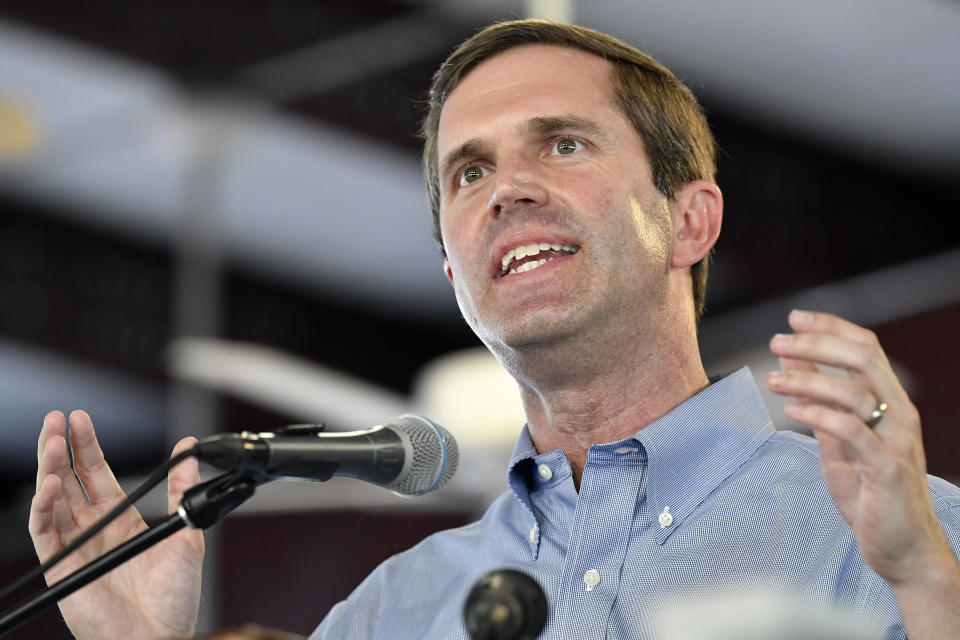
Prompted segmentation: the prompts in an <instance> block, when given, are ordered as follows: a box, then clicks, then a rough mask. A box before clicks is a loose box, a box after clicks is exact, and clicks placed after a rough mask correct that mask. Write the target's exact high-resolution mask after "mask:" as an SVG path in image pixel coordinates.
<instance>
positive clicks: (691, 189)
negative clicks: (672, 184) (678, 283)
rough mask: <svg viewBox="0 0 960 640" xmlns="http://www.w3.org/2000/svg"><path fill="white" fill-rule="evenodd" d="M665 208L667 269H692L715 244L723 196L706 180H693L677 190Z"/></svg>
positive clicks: (718, 188) (721, 216) (721, 218)
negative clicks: (669, 232)
mask: <svg viewBox="0 0 960 640" xmlns="http://www.w3.org/2000/svg"><path fill="white" fill-rule="evenodd" d="M669 206H670V213H671V216H672V217H673V257H672V258H671V265H672V266H674V267H678V268H682V267H689V266H692V265H694V264H696V263H698V262H700V260H701V259H702V258H703V257H704V256H705V255H707V252H709V251H710V249H711V248H712V247H713V245H714V244H716V242H717V237H718V236H719V235H720V223H721V221H722V220H723V194H722V193H720V187H718V186H717V185H715V184H714V183H712V182H710V181H709V180H694V181H693V182H687V183H686V184H684V185H683V186H681V187H680V188H679V189H678V190H677V192H676V193H675V194H674V197H673V199H671V200H670V205H669Z"/></svg>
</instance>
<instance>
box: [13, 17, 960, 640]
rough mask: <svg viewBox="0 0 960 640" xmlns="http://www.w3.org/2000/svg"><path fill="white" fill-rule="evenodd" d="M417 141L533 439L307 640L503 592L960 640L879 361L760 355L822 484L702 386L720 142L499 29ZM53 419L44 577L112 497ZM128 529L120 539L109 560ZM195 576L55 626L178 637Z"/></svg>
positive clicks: (127, 576)
mask: <svg viewBox="0 0 960 640" xmlns="http://www.w3.org/2000/svg"><path fill="white" fill-rule="evenodd" d="M424 128H425V137H426V145H425V151H424V159H425V171H426V178H427V182H428V192H429V194H430V200H431V206H432V208H433V211H434V216H435V221H436V223H437V224H436V227H437V229H438V236H439V239H440V240H441V242H442V246H443V249H444V255H445V260H444V269H445V271H446V274H447V277H448V278H449V279H450V282H451V284H452V285H453V287H454V290H455V292H456V296H457V301H458V303H459V305H460V308H461V310H462V312H463V315H464V318H465V319H466V321H467V322H468V324H469V325H470V326H471V328H473V330H474V331H475V332H476V333H477V335H478V336H479V337H480V338H481V340H483V342H484V343H485V344H486V345H487V346H488V347H489V348H490V349H491V351H492V352H493V353H494V354H495V355H496V356H497V358H498V359H499V360H500V362H501V363H502V364H503V365H504V367H506V369H507V370H508V371H510V373H511V374H512V375H513V376H514V378H515V379H516V380H517V383H518V385H519V388H520V393H521V395H522V398H523V403H524V408H525V411H526V414H527V425H526V426H525V427H524V429H523V431H522V432H521V435H520V440H519V442H518V444H517V449H516V452H515V454H514V456H513V460H512V461H511V467H510V475H509V480H510V486H511V491H509V492H507V493H506V494H504V495H503V496H502V497H501V498H500V499H498V500H497V501H496V502H495V503H494V504H493V505H492V506H491V508H490V510H489V511H488V512H487V514H486V515H485V517H484V518H483V519H482V520H481V521H480V522H477V523H474V524H473V525H469V526H467V527H464V528H462V529H458V530H454V531H451V532H444V533H440V534H436V535H434V536H431V537H429V538H428V539H427V540H425V541H424V542H423V543H421V544H420V545H418V546H417V547H415V548H414V549H412V550H410V551H408V552H406V553H403V554H400V555H399V556H395V557H394V558H392V559H390V560H388V561H387V562H386V563H384V564H383V565H381V567H379V568H378V569H377V570H376V571H374V572H373V573H372V574H371V575H370V576H369V577H368V578H367V580H366V581H364V583H363V584H362V585H361V586H360V587H358V589H357V590H356V591H355V592H354V593H353V594H352V595H351V596H350V598H349V599H348V600H346V601H344V602H343V603H340V604H339V605H337V607H335V608H334V609H333V610H332V611H331V613H330V614H329V616H328V617H327V619H326V620H325V621H324V622H323V623H322V624H321V626H320V627H319V628H318V629H317V632H316V636H317V637H323V638H412V637H423V638H438V637H444V638H447V637H454V638H464V637H466V634H465V631H464V629H463V627H462V624H461V623H460V610H461V607H462V603H463V600H464V598H465V596H466V592H467V590H468V589H469V587H470V585H471V584H472V583H473V581H474V580H475V579H476V578H477V577H479V576H480V575H482V574H483V573H485V572H486V571H488V570H490V569H494V568H499V567H502V566H510V567H515V568H518V569H521V570H523V571H526V572H528V573H530V574H531V575H533V576H534V577H536V578H537V579H538V581H539V582H540V583H541V584H542V585H543V587H544V589H545V591H546V593H547V597H548V601H549V605H550V612H551V613H550V617H549V620H548V624H547V629H546V631H545V634H544V637H549V638H554V637H568V638H574V637H575V638H635V637H649V636H651V635H652V634H654V633H655V631H654V619H655V616H656V612H657V611H658V610H659V609H660V608H661V607H662V606H663V605H664V603H665V602H668V601H669V600H671V599H682V598H684V597H689V593H690V592H691V590H693V589H700V590H707V591H709V590H717V589H724V588H727V587H730V586H734V587H744V586H751V585H752V586H754V587H758V588H769V587H770V586H775V587H777V588H782V589H786V590H789V591H790V592H792V593H795V594H796V597H797V598H798V599H800V600H802V601H804V602H810V603H814V604H830V603H837V604H841V605H843V606H845V607H849V608H851V609H852V610H854V611H855V612H856V613H857V614H859V615H862V616H863V617H864V618H866V619H867V620H868V621H870V622H872V623H873V624H876V625H878V626H880V627H882V628H883V632H884V635H885V637H890V638H898V637H899V638H902V637H904V629H905V630H906V633H907V634H909V635H910V637H911V638H914V639H915V640H916V639H918V638H938V639H940V638H957V637H960V566H958V563H957V559H956V557H955V552H954V551H953V549H951V542H952V544H953V545H954V547H958V546H960V490H958V489H957V488H956V487H953V486H951V485H949V484H947V483H945V482H943V481H941V480H939V479H928V478H927V476H926V475H925V464H924V457H923V449H922V444H921V439H920V421H919V417H918V416H917V412H916V410H915V408H914V407H913V405H912V404H911V402H910V400H909V398H907V396H906V394H905V393H904V391H903V389H902V387H901V386H900V385H899V383H898V382H897V380H896V378H895V376H894V375H893V373H892V371H891V369H890V365H889V363H888V362H887V360H886V358H885V356H884V354H883V351H882V350H881V349H880V346H879V345H878V344H877V342H876V339H875V338H874V337H873V335H872V334H871V333H870V332H869V331H866V330H864V329H862V328H860V327H857V326H855V325H852V324H850V323H848V322H846V321H844V320H841V319H839V318H836V317H833V316H829V315H826V314H817V313H810V312H802V311H795V312H793V313H791V314H790V317H789V321H790V325H791V327H792V328H793V330H794V333H793V334H789V335H779V336H775V337H774V338H773V340H772V341H771V349H772V350H773V352H774V353H776V354H777V355H778V356H780V357H781V361H782V364H783V372H782V373H776V374H771V375H770V377H769V378H768V380H767V384H768V386H770V388H771V389H772V390H774V391H776V392H778V393H783V394H787V395H792V396H796V397H797V398H798V400H797V402H794V403H791V404H790V405H788V407H787V410H786V411H787V414H788V415H789V416H790V417H791V418H792V419H794V420H797V421H799V422H802V423H804V424H807V425H809V426H810V427H811V428H812V429H813V430H814V432H815V433H816V436H817V440H818V443H819V459H818V457H817V447H816V446H815V444H814V443H813V441H811V440H809V439H806V438H803V437H801V436H797V435H795V434H785V433H784V434H776V433H774V432H773V429H772V427H771V425H770V420H769V417H768V416H767V415H766V412H765V410H764V409H763V407H762V404H761V403H760V401H759V398H758V396H757V393H756V389H755V388H754V387H753V384H752V379H751V377H750V375H749V372H747V371H746V370H741V371H739V372H736V373H734V374H732V375H730V376H728V377H726V378H724V379H722V380H720V381H717V382H715V383H713V384H710V381H709V380H708V379H707V376H706V374H705V372H704V370H703V366H702V364H701V362H700V358H699V350H698V345H697V337H696V323H697V318H698V315H699V313H700V311H701V310H702V299H703V291H704V282H705V274H706V262H707V256H708V254H709V252H710V249H711V248H712V246H713V244H714V243H715V241H716V239H717V236H718V234H719V230H720V221H721V215H722V196H721V192H720V190H719V188H718V187H717V186H716V185H715V184H714V182H713V174H714V160H713V154H714V147H713V141H712V139H711V136H710V133H709V129H708V128H707V125H706V122H705V120H704V119H703V116H702V114H701V112H700V110H699V107H698V106H697V104H696V101H695V100H694V99H693V97H692V96H691V95H690V93H689V91H688V90H687V89H686V88H685V87H683V85H682V84H680V83H679V81H677V80H676V78H675V77H674V76H673V75H672V74H670V73H669V72H668V71H667V70H666V69H664V68H663V67H662V66H661V65H659V63H657V62H656V61H654V60H652V59H650V58H649V57H647V56H645V55H643V54H641V53H639V52H637V51H635V50H633V49H632V48H630V47H628V46H626V45H624V44H623V43H620V42H619V41H616V40H614V39H612V38H609V37H607V36H604V35H602V34H598V33H596V32H592V31H589V30H586V29H581V28H576V27H568V26H564V25H554V24H550V23H543V22H537V21H520V22H514V23H502V24H499V25H494V26H492V27H489V28H488V29H486V30H484V31H483V32H481V33H480V34H478V35H477V36H474V37H473V38H471V39H470V40H468V41H467V42H465V43H464V44H463V45H462V46H461V47H460V49H458V50H457V51H455V52H454V53H453V54H452V55H451V56H450V58H448V60H447V62H446V63H444V65H443V66H442V67H441V69H440V71H438V73H437V76H436V77H435V79H434V88H433V91H432V94H431V112H430V114H429V115H428V117H427V120H426V122H425V126H424ZM817 363H823V364H829V365H832V366H836V367H842V368H844V369H846V370H847V371H848V372H849V373H850V376H849V378H834V377H829V376H827V375H825V374H822V373H820V372H819V370H818V368H817ZM70 419H71V425H72V427H73V434H72V439H73V443H72V444H73V447H74V450H75V458H76V460H75V466H76V470H77V476H78V477H79V480H80V481H81V482H82V483H83V486H84V488H85V489H86V492H87V494H88V495H89V497H90V504H87V503H86V501H85V500H84V499H83V493H82V490H81V488H80V485H79V484H78V483H77V481H76V479H75V478H74V477H73V476H72V475H71V473H70V470H69V465H68V461H67V455H66V443H65V441H64V437H63V433H64V419H63V416H62V415H60V414H57V413H54V414H50V415H49V416H47V419H46V421H45V425H44V429H43V431H42V432H41V437H40V448H39V460H40V462H39V470H38V490H37V495H36V497H35V499H34V504H33V509H32V512H31V522H30V530H31V534H32V535H33V538H34V542H35V545H36V547H37V551H38V554H39V556H40V557H41V558H46V557H49V556H50V555H51V554H52V553H54V552H55V551H56V550H57V549H58V548H60V547H61V546H62V545H63V540H64V539H69V538H70V536H71V534H73V533H74V531H75V529H77V528H78V527H79V528H82V527H84V526H86V525H87V524H88V523H89V522H90V521H91V520H92V519H93V518H94V516H96V515H98V514H99V513H101V512H103V511H104V510H106V509H107V508H109V506H110V505H112V504H115V503H116V501H117V500H119V498H120V495H121V493H120V489H119V487H118V486H117V485H116V481H115V480H114V479H113V476H112V474H111V473H110V472H109V470H108V469H107V468H106V465H105V463H104V461H103V455H102V453H101V452H100V450H99V447H98V446H97V444H96V440H95V438H94V436H93V430H92V425H91V424H90V420H89V418H88V417H87V416H86V414H84V413H82V412H75V413H74V414H73V415H71V418H70ZM189 444H190V441H189V440H185V441H183V442H181V443H179V444H178V446H177V449H176V451H179V450H182V449H183V448H185V447H186V446H189ZM821 468H822V471H821ZM196 480H197V475H196V467H195V466H192V467H187V465H184V466H183V468H179V469H176V470H174V471H173V472H172V473H171V479H170V501H171V507H172V506H173V505H175V504H176V503H177V502H178V501H179V498H180V496H181V495H182V492H183V490H184V488H186V487H187V486H189V485H190V484H191V483H193V482H196ZM143 526H144V525H143V523H142V521H140V520H139V518H138V517H137V516H136V515H135V514H128V515H127V517H126V519H125V520H124V521H123V522H122V523H119V524H118V525H116V526H115V527H114V528H113V531H111V532H110V536H109V538H108V540H104V541H101V542H102V543H103V544H105V545H106V546H109V545H110V544H115V542H116V541H118V540H121V539H125V538H127V537H129V536H130V535H133V533H134V532H136V531H137V530H139V529H142V528H143ZM945 531H946V533H947V535H949V536H950V541H948V539H947V535H945V533H944V532H945ZM95 551H99V550H95ZM202 553H203V541H202V537H201V536H200V535H199V534H198V533H196V532H182V533H180V534H178V535H177V536H175V537H173V538H171V539H169V540H167V541H165V543H164V545H163V546H162V547H158V548H156V549H154V550H151V551H150V552H148V553H145V554H143V556H141V557H139V558H137V559H135V560H134V561H132V562H131V563H129V565H127V566H125V567H122V568H121V569H118V570H117V571H115V572H114V573H113V574H111V575H110V576H109V577H107V578H104V579H103V580H101V581H99V582H97V583H95V584H93V585H91V586H90V587H88V588H87V589H85V590H83V591H81V592H78V593H77V594H75V595H74V596H72V597H71V598H69V599H67V600H65V601H64V602H63V603H62V604H61V609H62V611H63V614H64V617H65V618H66V619H67V621H68V623H69V624H70V625H71V628H72V629H73V630H74V632H75V633H76V634H77V636H78V637H97V638H109V637H117V638H120V637H128V636H129V637H137V638H148V637H157V638H164V637H176V636H180V635H187V634H188V633H189V632H190V630H191V629H192V624H193V619H194V617H195V615H196V608H197V601H198V598H199V568H200V558H201V556H202ZM70 568H71V567H69V566H64V567H62V568H58V570H57V573H56V575H55V576H50V577H49V578H51V579H55V578H56V577H58V576H59V575H61V574H62V573H64V572H66V571H68V570H70ZM147 577H148V578H149V579H146V578H147ZM318 579H324V578H323V577H322V576H320V577H318ZM901 617H902V622H901Z"/></svg>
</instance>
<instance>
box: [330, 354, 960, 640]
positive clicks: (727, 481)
mask: <svg viewBox="0 0 960 640" xmlns="http://www.w3.org/2000/svg"><path fill="white" fill-rule="evenodd" d="M508 477H509V485H510V491H507V492H506V493H504V494H503V495H502V496H500V497H499V498H498V499H497V500H496V501H495V502H494V503H493V504H492V505H491V506H490V508H489V510H488V511H487V513H486V514H485V515H484V517H483V519H482V520H480V521H478V522H475V523H473V524H470V525H467V526H465V527H461V528H459V529H453V530H450V531H444V532H440V533H437V534H434V535H432V536H429V537H428V538H426V539H425V540H424V541H423V542H421V543H420V544H418V545H417V546H415V547H414V548H412V549H410V550H408V551H406V552H404V553H401V554H398V555H396V556H394V557H392V558H390V559H389V560H387V561H386V562H384V563H383V564H382V565H380V566H379V567H378V568H377V569H376V570H375V571H374V572H373V573H371V574H370V575H369V576H368V577H367V579H366V580H364V582H363V583H362V584H361V585H360V586H359V587H357V589H356V590H355V591H354V592H353V593H352V594H351V595H350V597H349V598H348V599H347V600H345V601H343V602H341V603H339V604H337V605H336V606H335V607H334V608H333V609H332V610H331V611H330V613H329V615H328V616H327V618H326V619H325V620H324V621H323V623H322V624H321V625H320V626H319V627H318V628H317V630H316V631H315V632H314V635H313V636H312V637H313V638H324V639H331V640H332V639H336V640H343V639H354V638H364V639H366V638H370V639H374V638H376V639H383V640H400V639H407V638H410V639H413V638H416V639H418V640H434V639H446V638H458V639H469V635H468V634H467V632H466V630H465V628H464V626H463V622H462V620H461V612H462V607H463V602H464V600H465V599H466V596H467V593H468V591H469V590H470V587H471V586H472V585H473V583H474V582H475V581H476V580H477V579H478V578H479V577H480V576H482V575H483V574H484V573H486V572H488V571H491V570H494V569H498V568H503V567H511V568H515V569H519V570H521V571H524V572H526V573H528V574H529V575H531V576H533V577H534V578H535V579H536V580H537V581H538V582H539V583H540V584H541V586H542V587H543V589H544V591H545V592H546V594H547V600H548V606H549V615H548V619H547V626H546V629H545V631H544V633H543V634H542V636H541V637H542V638H549V639H551V640H552V639H560V638H562V639H567V640H587V639H594V638H596V639H601V638H604V639H611V640H613V639H621V638H623V639H627V638H654V637H659V636H658V635H657V633H656V630H655V628H656V622H657V617H658V615H659V613H660V612H661V611H662V610H663V608H664V607H673V606H676V605H677V604H678V603H679V604H681V605H682V604H683V603H684V602H686V601H689V600H690V599H691V598H692V596H691V594H692V593H704V592H706V593H709V594H723V593H730V592H735V591H736V590H755V589H763V588H766V587H767V586H774V587H776V588H779V589H786V590H788V591H789V592H790V593H792V594H794V597H796V598H797V601H798V602H800V603H802V604H805V605H809V606H821V605H827V606H829V605H840V606H842V607H844V608H846V609H849V610H851V611H853V612H855V613H856V614H857V615H860V616H862V617H864V618H865V619H866V620H867V621H869V622H870V623H872V624H874V625H878V626H879V627H880V628H881V629H883V632H884V635H883V637H885V638H903V637H904V632H903V628H902V624H901V621H900V616H899V613H898V611H897V606H896V602H895V600H894V598H893V594H892V593H891V591H890V589H889V588H888V587H887V585H886V584H885V583H884V582H883V581H882V580H881V579H880V578H879V577H878V576H877V575H876V574H875V573H874V572H873V571H872V570H871V569H870V568H869V567H868V566H867V565H866V564H865V563H864V561H863V559H862V558H861V557H860V553H859V551H858V550H857V546H856V542H855V540H854V537H853V534H852V532H851V530H850V528H849V527H848V526H847V524H846V522H845V521H844V519H843V517H842V516H841V515H840V513H839V512H838V511H837V509H836V507H835V506H834V504H833V500H832V499H831V497H830V494H829V493H828V491H827V489H826V487H825V486H824V482H823V478H822V476H821V474H820V464H819V459H818V457H817V445H816V442H815V441H814V440H813V439H811V438H808V437H806V436H803V435H799V434H796V433H793V432H783V431H781V432H778V431H775V430H774V428H773V424H772V422H771V420H770V417H769V415H768V414H767V411H766V409H765V408H764V406H763V403H762V401H761V399H760V396H759V394H758V392H757V389H756V386H755V384H754V382H753V378H752V376H751V374H750V371H749V370H748V369H746V368H744V369H741V370H739V371H737V372H735V373H733V374H731V375H729V376H727V377H726V378H724V379H722V380H720V381H719V382H716V383H714V384H712V385H710V386H709V387H707V388H706V389H704V390H703V391H702V392H700V393H699V394H697V395H695V396H693V397H692V398H690V399H689V400H687V401H686V402H684V403H683V404H681V405H680V406H678V407H676V408H675V409H673V410H672V411H671V412H669V413H668V414H666V415H665V416H663V417H662V418H660V419H658V420H656V421H655V422H653V423H651V424H649V425H648V426H646V427H644V428H643V429H641V430H639V431H638V432H637V433H636V434H634V435H633V436H631V437H629V438H626V439H624V440H621V441H619V442H614V443H611V444H600V445H593V446H592V447H590V450H589V452H588V454H587V464H586V467H585V468H584V471H583V478H582V480H581V483H580V491H579V493H578V492H577V491H576V489H575V488H574V485H573V479H572V476H571V470H570V466H569V464H568V462H567V459H566V457H565V456H564V454H563V452H562V451H560V450H555V451H550V452H547V453H543V454H539V455H538V454H537V452H536V449H535V448H534V446H533V442H532V441H531V439H530V435H529V433H528V431H527V429H526V427H525V428H524V429H523V431H522V433H521V435H520V439H519V441H518V443H517V447H516V449H515V451H514V454H513V456H512V458H511V462H510V471H509V476H508ZM930 492H931V495H932V497H933V504H934V507H935V508H936V511H937V514H938V516H939V518H940V521H941V525H942V526H943V528H944V530H945V531H946V532H947V536H948V538H949V540H950V543H951V545H952V546H953V548H954V551H955V552H956V550H957V549H960V489H958V488H957V487H955V486H953V485H951V484H949V483H948V482H946V481H944V480H941V479H939V478H934V477H930ZM387 535H389V534H387Z"/></svg>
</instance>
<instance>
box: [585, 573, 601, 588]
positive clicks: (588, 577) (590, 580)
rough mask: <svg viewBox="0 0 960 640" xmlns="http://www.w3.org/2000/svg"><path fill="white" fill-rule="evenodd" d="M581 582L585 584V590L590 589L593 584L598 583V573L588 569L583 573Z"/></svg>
mask: <svg viewBox="0 0 960 640" xmlns="http://www.w3.org/2000/svg"><path fill="white" fill-rule="evenodd" d="M583 582H584V584H586V585H587V591H592V590H593V588H594V587H595V586H597V585H598V584H600V573H599V572H598V571H594V570H593V569H590V570H589V571H587V572H586V573H584V574H583Z"/></svg>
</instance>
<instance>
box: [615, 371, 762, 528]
mask: <svg viewBox="0 0 960 640" xmlns="http://www.w3.org/2000/svg"><path fill="white" fill-rule="evenodd" d="M774 433H775V429H774V428H773V422H772V421H771V420H770V416H769V415H768V414H767V410H766V407H764V406H763V401H762V400H761V398H760V393H759V391H758V390H757V386H756V384H755V383H754V380H753V375H752V374H751V373H750V369H749V368H748V367H743V368H742V369H739V370H738V371H735V372H734V373H732V374H730V375H728V376H726V377H725V378H723V379H721V380H719V381H718V382H715V383H714V384H711V385H710V386H708V387H707V388H705V389H704V390H703V391H701V392H700V393H698V394H696V395H695V396H693V397H691V398H690V399H688V400H686V401H685V402H683V403H682V404H680V405H679V406H677V407H675V408H674V409H673V410H671V411H670V412H668V413H667V414H666V415H664V416H662V417H660V418H658V419H657V420H654V421H653V422H651V423H650V424H649V425H647V426H646V427H644V428H643V429H641V430H640V431H638V432H637V433H636V434H635V435H634V436H633V439H634V440H636V441H637V442H639V443H640V444H641V445H642V446H643V447H644V448H645V449H646V451H647V460H648V480H647V501H648V506H649V508H650V513H651V515H652V517H653V518H654V527H655V528H657V529H658V530H657V541H658V542H659V543H660V544H663V543H664V542H665V541H666V540H667V538H669V537H670V534H671V533H672V532H673V531H674V530H675V529H676V528H677V527H678V526H679V525H680V523H681V522H683V520H684V518H686V517H687V516H688V515H690V513H692V512H693V511H694V509H696V508H697V507H698V506H699V505H700V504H701V503H702V502H703V501H704V500H705V499H706V498H707V496H709V495H710V494H711V493H712V492H713V491H714V489H716V488H717V487H718V486H720V484H721V483H722V482H723V481H724V480H726V479H727V478H728V477H729V476H730V474H732V473H733V472H734V471H736V470H737V469H738V468H739V467H740V466H741V465H742V464H743V463H744V462H746V461H747V460H748V459H749V458H750V457H751V456H753V454H754V453H755V452H756V451H757V449H759V448H760V445H761V444H763V442H765V441H766V440H767V439H768V438H770V436H772V435H773V434H774ZM665 510H666V512H667V513H669V514H670V516H671V517H670V518H666V519H660V518H659V516H660V514H662V513H664V512H665ZM664 522H668V524H667V525H666V526H664Z"/></svg>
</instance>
